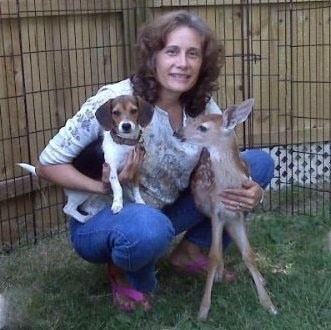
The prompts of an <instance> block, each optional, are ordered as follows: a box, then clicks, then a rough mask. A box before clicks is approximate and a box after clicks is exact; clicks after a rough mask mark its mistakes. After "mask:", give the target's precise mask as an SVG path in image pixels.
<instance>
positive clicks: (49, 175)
mask: <svg viewBox="0 0 331 330" xmlns="http://www.w3.org/2000/svg"><path fill="white" fill-rule="evenodd" d="M105 166H107V164H106V165H105ZM36 170H37V174H38V176H40V177H41V178H43V179H45V180H47V181H50V182H53V183H54V184H56V185H58V186H61V187H63V188H67V189H72V190H82V191H88V192H91V193H97V194H106V193H109V180H105V181H104V180H102V181H97V180H94V179H91V178H89V177H87V176H85V175H84V174H82V173H80V172H79V171H77V170H76V169H75V168H74V167H73V166H72V165H71V164H56V165H42V164H40V163H38V165H37V168H36Z"/></svg>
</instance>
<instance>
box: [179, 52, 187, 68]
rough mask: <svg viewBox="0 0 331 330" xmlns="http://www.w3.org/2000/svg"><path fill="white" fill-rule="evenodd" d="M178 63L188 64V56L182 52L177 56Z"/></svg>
mask: <svg viewBox="0 0 331 330" xmlns="http://www.w3.org/2000/svg"><path fill="white" fill-rule="evenodd" d="M177 65H178V66H181V67H186V66H187V57H186V54H185V53H184V52H183V53H180V54H179V55H178V57H177Z"/></svg>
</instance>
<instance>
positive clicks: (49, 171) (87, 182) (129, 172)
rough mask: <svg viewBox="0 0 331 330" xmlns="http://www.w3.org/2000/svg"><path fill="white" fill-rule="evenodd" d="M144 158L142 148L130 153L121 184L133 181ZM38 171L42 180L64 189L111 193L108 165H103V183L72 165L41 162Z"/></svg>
mask: <svg viewBox="0 0 331 330" xmlns="http://www.w3.org/2000/svg"><path fill="white" fill-rule="evenodd" d="M144 156H145V150H144V149H142V148H141V147H140V146H137V147H136V148H135V149H134V150H132V151H131V152H130V154H129V156H128V159H127V161H126V163H125V165H124V168H123V169H122V171H121V172H120V173H119V180H120V182H122V183H125V182H129V181H131V180H132V179H133V177H134V175H135V173H137V171H139V169H140V167H141V165H142V163H143V160H144ZM36 171H37V174H38V176H40V177H41V178H43V179H45V180H47V181H50V182H53V183H54V184H56V185H58V186H61V187H63V188H67V189H72V190H82V191H87V192H91V193H96V194H108V193H109V192H110V184H109V175H110V166H109V164H107V163H104V165H103V169H102V180H101V181H98V180H94V179H91V178H89V177H88V176H85V175H84V174H82V173H80V172H79V171H78V170H76V168H75V167H74V166H73V165H72V164H56V165H42V164H41V163H40V162H39V163H38V165H37V168H36Z"/></svg>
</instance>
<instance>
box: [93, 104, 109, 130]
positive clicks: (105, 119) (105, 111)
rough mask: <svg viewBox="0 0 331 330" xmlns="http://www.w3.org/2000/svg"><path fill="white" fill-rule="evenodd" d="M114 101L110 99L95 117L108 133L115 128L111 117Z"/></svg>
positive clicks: (98, 110)
mask: <svg viewBox="0 0 331 330" xmlns="http://www.w3.org/2000/svg"><path fill="white" fill-rule="evenodd" d="M112 101H113V100H112V99H110V100H109V101H107V102H106V103H105V104H103V105H102V106H101V107H100V108H98V109H97V111H96V112H95V117H96V118H97V120H98V122H99V124H100V125H101V126H102V127H103V128H104V129H105V130H106V131H110V130H111V128H112V127H113V117H112V115H111V109H112Z"/></svg>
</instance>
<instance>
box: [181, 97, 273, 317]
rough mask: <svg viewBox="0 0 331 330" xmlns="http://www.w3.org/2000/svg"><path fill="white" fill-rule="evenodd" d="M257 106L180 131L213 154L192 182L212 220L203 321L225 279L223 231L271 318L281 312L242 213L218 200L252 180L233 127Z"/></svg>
mask: <svg viewBox="0 0 331 330" xmlns="http://www.w3.org/2000/svg"><path fill="white" fill-rule="evenodd" d="M253 104H254V100H253V99H248V100H246V101H244V102H243V103H241V104H239V105H232V106H230V107H229V108H227V109H226V110H225V111H224V113H223V114H222V115H221V114H208V115H200V116H199V117H197V118H196V119H195V120H193V121H192V122H191V123H190V124H188V125H187V126H186V127H183V128H181V129H180V130H178V131H177V132H176V133H175V136H176V137H178V138H179V139H181V140H182V141H186V142H188V143H192V144H195V145H199V146H201V147H204V148H205V149H207V151H208V152H209V154H208V153H207V152H206V151H204V152H203V153H202V156H201V158H200V161H199V164H198V166H197V167H196V169H195V171H194V172H193V174H192V179H191V190H192V194H193V197H194V200H195V203H196V205H197V207H198V208H199V210H200V211H201V212H202V213H204V214H205V215H207V216H208V217H210V218H211V222H212V244H211V248H210V251H209V267H208V275H207V280H206V285H205V291H204V295H203V298H202V301H201V304H200V310H199V314H198V318H199V319H200V320H206V319H207V316H208V312H209V309H210V304H211V291H212V286H213V282H214V280H221V279H222V274H223V270H224V260H223V251H222V250H223V244H222V234H223V230H224V228H225V229H226V230H227V231H228V233H229V235H230V236H231V237H232V239H233V240H234V242H235V243H236V245H237V246H238V248H239V250H240V252H241V254H242V258H243V260H244V262H245V265H246V266H247V268H248V269H249V271H250V273H251V275H252V277H253V279H254V282H255V285H256V289H257V292H258V296H259V300H260V303H261V304H262V305H263V306H264V307H265V308H267V309H268V310H269V311H270V312H271V313H272V314H277V310H276V308H275V306H274V305H273V303H272V302H271V299H270V297H269V295H268V293H267V291H266V289H265V288H264V279H263V277H262V275H261V274H260V272H259V271H258V269H257V267H256V262H255V255H254V253H253V251H252V249H251V247H250V244H249V241H248V238H247V233H246V228H245V219H244V218H245V215H244V212H243V210H242V209H240V208H239V209H238V211H231V210H227V209H226V208H225V207H224V206H223V205H222V202H221V201H220V198H219V197H218V193H219V192H220V191H222V190H223V189H226V188H239V187H241V185H242V182H243V181H244V180H247V179H248V178H249V174H248V171H247V167H246V165H245V164H244V162H243V160H242V159H241V157H240V153H239V148H238V145H237V140H236V135H235V132H234V128H235V127H236V125H237V124H239V123H242V122H244V121H245V120H246V119H247V117H248V115H249V114H250V112H251V111H252V108H253Z"/></svg>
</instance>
